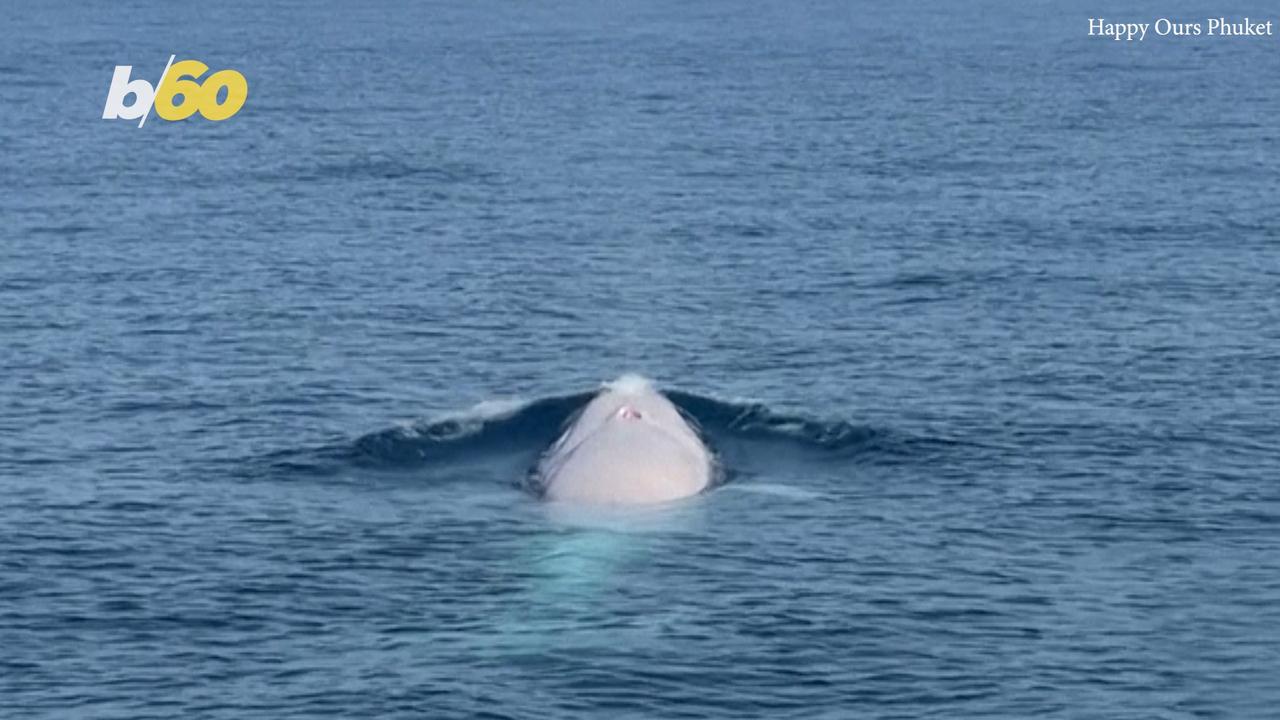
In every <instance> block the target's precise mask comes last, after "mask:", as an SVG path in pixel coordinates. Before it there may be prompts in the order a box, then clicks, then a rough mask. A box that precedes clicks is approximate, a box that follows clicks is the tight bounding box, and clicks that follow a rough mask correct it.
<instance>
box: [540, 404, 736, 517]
mask: <svg viewBox="0 0 1280 720" xmlns="http://www.w3.org/2000/svg"><path fill="white" fill-rule="evenodd" d="M712 469H713V468H712V459H711V454H710V452H709V451H708V450H707V448H706V446H705V445H704V444H703V443H702V440H701V439H700V438H699V437H698V433H697V432H696V431H695V430H694V429H693V428H692V427H690V425H689V423H688V421H686V420H685V418H684V416H683V415H682V414H681V413H680V410H679V409H678V408H676V406H675V405H673V404H672V403H671V401H670V400H668V399H667V398H666V397H665V396H663V395H662V394H661V393H659V392H658V391H657V390H655V389H653V388H652V387H651V386H649V385H648V384H647V383H630V384H615V385H612V386H609V387H607V388H606V389H604V390H603V391H601V392H600V394H599V395H597V396H596V397H595V398H593V399H592V400H591V401H590V402H589V403H588V404H587V405H586V407H584V408H583V409H582V412H581V413H580V414H579V415H578V416H577V417H576V418H575V419H574V420H573V421H572V423H571V424H570V425H569V427H568V429H567V430H566V431H565V432H564V434H562V435H561V436H560V439H559V440H557V441H556V443H555V444H554V445H552V447H551V449H550V450H548V451H547V453H546V454H545V455H544V456H543V459H542V461H541V462H540V463H539V465H538V471H537V475H538V480H539V484H540V485H541V487H542V491H543V495H544V496H545V497H546V498H547V499H548V500H555V501H573V502H588V503H601V504H644V503H654V502H663V501H667V500H675V499H678V498H682V497H687V496H689V495H694V494H696V493H698V492H700V491H702V490H703V489H704V488H705V487H706V486H707V485H708V484H709V483H710V480H711V475H712Z"/></svg>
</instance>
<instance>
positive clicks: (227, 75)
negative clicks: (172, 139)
mask: <svg viewBox="0 0 1280 720" xmlns="http://www.w3.org/2000/svg"><path fill="white" fill-rule="evenodd" d="M208 69H209V66H208V65H205V64H204V63H202V62H200V61H199V60H182V61H180V62H176V63H174V64H173V67H171V68H169V74H168V75H166V76H165V80H164V83H163V84H162V85H161V86H160V88H159V89H158V90H156V114H157V115H159V116H160V117H162V118H164V119H165V120H171V121H176V120H185V119H187V118H189V117H191V115H192V114H194V113H195V112H196V111H197V110H199V111H200V114H201V115H202V116H204V118H205V119H206V120H213V121H215V122H216V121H218V120H226V119H227V118H229V117H231V116H232V115H235V114H236V113H238V112H240V108H242V107H244V99H245V98H246V97H247V96H248V95H249V83H248V82H247V81H245V79H244V76H243V75H241V74H240V73H238V72H236V71H235V70H219V71H218V72H216V73H214V74H212V75H210V76H209V77H208V79H206V80H205V81H204V84H203V85H202V84H200V83H199V82H196V81H197V80H199V78H200V76H201V75H203V74H204V73H205V71H206V70H208ZM183 78H191V79H190V80H185V79H183ZM224 87H225V88H226V89H227V97H226V99H225V100H223V101H222V103H219V102H218V94H219V93H220V92H221V91H222V88H224ZM179 98H181V101H180V102H176V103H175V102H174V101H175V100H177V99H179Z"/></svg>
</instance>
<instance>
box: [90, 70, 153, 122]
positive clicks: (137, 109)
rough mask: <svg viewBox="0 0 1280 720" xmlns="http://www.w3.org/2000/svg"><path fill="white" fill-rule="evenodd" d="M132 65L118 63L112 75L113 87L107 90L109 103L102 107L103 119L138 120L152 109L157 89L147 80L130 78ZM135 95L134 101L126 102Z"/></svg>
mask: <svg viewBox="0 0 1280 720" xmlns="http://www.w3.org/2000/svg"><path fill="white" fill-rule="evenodd" d="M132 71H133V66H132V65H117V66H116V71H115V74H114V75H112V76H111V89H110V90H108V91H107V104H106V105H104V106H103V107H102V119H103V120H115V119H116V118H124V119H125V120H137V119H138V118H140V117H142V116H143V114H144V113H146V112H149V111H150V110H151V103H152V102H153V101H154V100H155V94H156V91H155V89H154V88H152V87H151V83H149V82H147V81H146V80H142V79H138V80H132V81H131V80H129V73H130V72H132ZM130 94H132V95H133V102H132V103H130V104H129V105H125V104H124V99H125V98H126V97H128V96H129V95H130Z"/></svg>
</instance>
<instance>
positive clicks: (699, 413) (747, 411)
mask: <svg viewBox="0 0 1280 720" xmlns="http://www.w3.org/2000/svg"><path fill="white" fill-rule="evenodd" d="M641 381H643V379H640V378H634V379H633V378H621V379H619V380H617V381H614V383H611V384H609V385H608V386H616V385H617V383H623V382H641ZM643 382H647V381H643ZM596 392H597V391H596V390H589V391H584V392H577V393H572V394H568V395H558V396H552V397H546V398H540V399H536V400H532V401H525V402H518V401H488V402H484V403H480V404H479V405H476V406H474V407H472V408H469V409H467V410H463V411H460V412H452V413H447V414H444V415H441V416H438V417H435V418H430V419H423V420H418V421H414V422H411V423H407V424H403V425H398V426H396V427H391V428H387V429H384V430H378V431H375V432H372V433H369V434H366V435H363V436H361V437H359V438H357V439H356V440H354V441H340V442H338V443H335V444H333V445H330V446H327V447H324V448H320V449H318V450H315V451H312V452H310V453H299V452H284V453H280V454H277V455H276V456H274V457H272V458H270V459H269V460H270V464H271V465H272V466H273V467H274V468H276V469H285V470H293V471H297V472H305V473H309V474H322V475H323V474H332V473H335V472H340V471H341V468H342V467H347V468H351V467H357V468H363V469H366V470H387V471H395V470H399V469H413V468H423V467H439V468H444V467H457V468H470V467H471V466H474V465H490V466H499V465H500V466H502V471H503V473H504V474H506V475H507V476H508V477H512V479H513V480H514V481H515V482H517V484H520V483H523V482H525V481H526V479H527V478H526V475H527V473H528V472H529V471H530V470H531V469H532V468H533V466H534V465H536V463H537V460H538V458H539V457H540V456H541V454H542V453H543V452H544V451H545V450H546V449H547V448H548V447H549V446H550V445H551V444H552V443H553V442H554V441H555V440H556V438H557V437H559V436H560V434H561V433H562V432H563V431H564V429H565V427H566V426H567V425H568V423H569V422H570V421H571V420H572V419H573V418H574V417H576V415H577V414H578V412H579V411H580V410H581V409H582V408H583V407H584V406H585V405H586V404H587V403H588V402H589V401H590V400H591V398H593V397H594V396H595V395H596ZM663 393H664V394H665V395H666V396H667V397H668V398H670V399H671V401H672V402H673V403H674V404H675V405H676V407H677V408H679V409H680V411H681V412H682V413H683V414H684V415H685V416H686V418H687V419H688V420H689V421H690V422H691V424H693V425H694V427H696V428H697V429H698V431H699V433H700V434H701V435H702V437H703V440H704V441H705V442H706V443H707V445H708V447H709V448H710V449H711V450H712V452H713V453H714V454H715V456H716V458H717V460H718V464H719V466H720V468H719V470H720V473H719V475H720V477H719V480H720V481H721V482H728V481H731V480H733V479H734V478H737V477H741V476H743V475H751V474H756V473H760V472H764V471H766V469H767V468H769V467H772V466H774V465H776V464H795V463H804V462H808V461H815V462H826V461H833V460H840V461H845V462H860V463H861V462H866V463H880V462H887V463H893V462H900V461H901V460H902V459H903V458H907V457H912V456H917V457H918V456H919V455H920V454H921V451H922V450H927V449H928V448H932V449H935V450H936V449H937V446H939V445H948V444H952V443H950V442H949V441H945V440H938V439H929V438H918V437H912V436H909V435H905V434H901V433H895V432H892V431H889V430H885V429H878V428H874V427H870V426H867V425H859V424H856V423H852V422H849V421H847V420H840V419H823V418H817V417H807V416H804V415H797V414H788V413H783V412H778V411H775V410H773V409H771V408H770V407H769V406H768V405H766V404H764V403H759V402H750V401H732V400H724V399H720V398H715V397H710V396H707V395H701V394H698V393H694V392H689V391H683V390H663Z"/></svg>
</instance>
